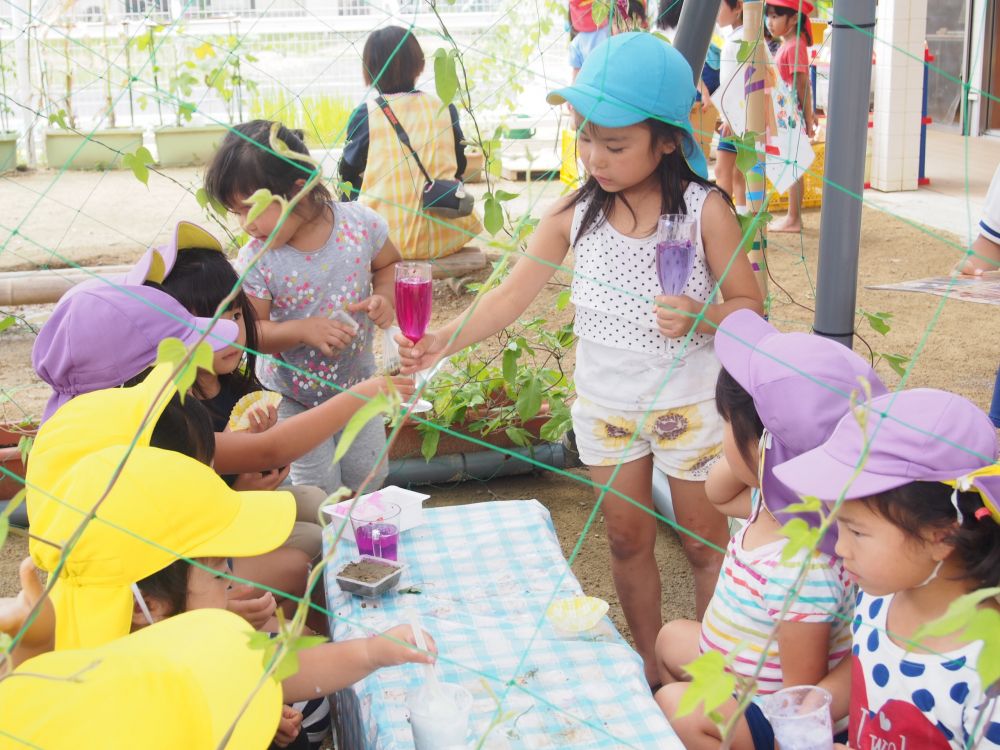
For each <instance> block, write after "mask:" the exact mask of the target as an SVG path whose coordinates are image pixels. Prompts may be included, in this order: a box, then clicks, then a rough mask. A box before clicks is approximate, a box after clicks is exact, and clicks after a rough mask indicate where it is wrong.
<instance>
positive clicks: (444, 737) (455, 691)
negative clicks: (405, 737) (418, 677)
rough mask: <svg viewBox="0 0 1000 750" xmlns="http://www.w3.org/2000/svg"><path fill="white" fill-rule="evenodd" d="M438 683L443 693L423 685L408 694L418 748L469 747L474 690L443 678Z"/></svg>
mask: <svg viewBox="0 0 1000 750" xmlns="http://www.w3.org/2000/svg"><path fill="white" fill-rule="evenodd" d="M438 687H439V689H440V690H441V693H443V695H442V694H438V693H436V692H435V691H434V690H433V689H431V688H430V687H429V686H428V685H423V686H422V687H420V688H419V689H417V690H414V691H412V692H411V693H410V694H409V696H408V698H407V701H406V703H407V706H408V707H409V709H410V728H411V729H412V730H413V743H414V745H415V746H416V750H450V749H451V748H455V749H456V750H457V749H458V748H465V747H467V740H468V734H469V712H470V711H471V710H472V693H470V692H469V691H468V690H466V689H465V688H464V687H462V686H461V685H456V684H455V683H453V682H439V683H438Z"/></svg>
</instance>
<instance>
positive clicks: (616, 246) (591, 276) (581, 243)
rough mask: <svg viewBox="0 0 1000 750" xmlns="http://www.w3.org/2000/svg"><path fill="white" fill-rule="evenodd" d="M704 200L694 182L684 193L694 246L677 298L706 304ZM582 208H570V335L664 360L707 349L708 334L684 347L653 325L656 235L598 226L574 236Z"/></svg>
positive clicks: (709, 282) (704, 192)
mask: <svg viewBox="0 0 1000 750" xmlns="http://www.w3.org/2000/svg"><path fill="white" fill-rule="evenodd" d="M707 196H708V189H707V188H705V187H703V186H702V185H699V184H697V183H694V182H692V183H690V184H689V185H688V187H687V190H685V191H684V205H685V207H686V208H687V213H688V215H690V216H693V217H695V219H696V220H697V222H698V231H697V237H698V246H697V251H696V256H695V261H694V267H693V268H692V270H691V275H690V276H689V277H688V281H687V284H686V285H685V287H684V290H683V292H682V294H684V295H687V296H688V297H691V298H692V299H694V300H697V301H699V302H705V301H707V300H708V299H709V297H710V296H711V295H712V292H713V290H714V289H715V283H716V282H715V279H714V278H713V277H712V273H711V271H710V270H709V268H708V264H707V263H706V262H705V248H704V246H703V244H702V241H701V210H702V206H703V205H704V203H705V198H706V197H707ZM586 208H587V203H586V202H580V203H578V204H577V205H576V206H575V209H574V212H573V225H572V230H571V232H572V233H571V235H570V236H571V237H572V238H573V239H574V240H575V244H574V245H573V253H574V256H575V271H574V274H573V284H572V297H571V299H572V301H573V304H574V305H575V306H576V321H575V323H574V330H575V332H576V335H577V336H579V337H580V338H581V339H586V340H589V341H593V342H595V343H598V344H602V345H604V346H608V347H612V348H615V349H627V350H630V351H634V352H642V353H644V354H657V355H668V356H674V355H677V354H679V353H680V352H681V351H682V347H683V352H684V355H685V356H687V355H690V354H691V353H692V352H694V351H695V350H697V349H699V348H701V347H704V346H705V345H707V344H710V343H711V342H712V339H713V337H712V336H711V335H708V334H704V333H695V334H694V335H693V336H692V337H691V340H690V341H689V342H687V345H686V347H685V344H684V339H683V338H680V339H669V338H667V337H666V336H664V335H663V334H661V333H660V331H659V328H658V327H657V325H656V312H655V309H654V306H653V298H654V297H655V296H657V295H660V294H663V292H662V290H661V288H660V282H659V280H658V278H657V276H656V249H655V246H656V235H655V234H653V235H651V236H649V237H644V238H641V239H638V238H634V237H627V236H625V235H623V234H621V233H619V232H618V231H617V230H616V229H614V227H612V226H611V224H610V223H608V222H604V223H603V224H601V226H600V227H598V228H596V229H592V230H591V231H589V232H587V233H586V234H584V235H583V236H580V223H581V221H582V220H583V214H584V212H585V211H586Z"/></svg>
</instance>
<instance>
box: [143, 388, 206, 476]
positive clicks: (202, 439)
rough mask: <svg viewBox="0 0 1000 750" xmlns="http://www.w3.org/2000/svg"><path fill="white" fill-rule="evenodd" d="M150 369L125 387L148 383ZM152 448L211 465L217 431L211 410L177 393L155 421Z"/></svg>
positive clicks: (151, 439)
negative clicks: (180, 454) (145, 381)
mask: <svg viewBox="0 0 1000 750" xmlns="http://www.w3.org/2000/svg"><path fill="white" fill-rule="evenodd" d="M150 369H152V368H147V369H145V370H143V371H142V372H140V373H139V374H138V375H136V376H134V377H131V378H129V379H128V380H126V381H125V383H123V385H124V386H125V387H131V386H134V385H138V384H139V383H141V382H142V381H144V380H145V379H146V376H147V375H149V371H150ZM149 444H150V446H151V447H153V448H160V449H161V450H165V451H174V452H176V453H182V454H184V455H185V456H187V457H189V458H193V459H194V460H195V461H200V462H201V463H203V464H206V465H211V463H212V460H213V459H214V458H215V429H214V428H213V427H212V417H211V416H210V415H209V413H208V409H206V408H205V407H204V406H203V405H202V403H201V402H200V401H199V400H198V399H196V398H185V399H184V400H183V401H181V396H180V394H179V393H175V394H174V395H173V396H171V397H170V400H169V401H168V402H167V405H166V407H165V408H164V409H163V413H162V414H160V418H159V419H157V420H156V424H155V425H154V426H153V433H152V435H151V436H150V439H149Z"/></svg>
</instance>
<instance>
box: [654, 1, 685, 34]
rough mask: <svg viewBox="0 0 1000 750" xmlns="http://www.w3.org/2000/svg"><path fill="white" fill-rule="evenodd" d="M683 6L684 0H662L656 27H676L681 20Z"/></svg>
mask: <svg viewBox="0 0 1000 750" xmlns="http://www.w3.org/2000/svg"><path fill="white" fill-rule="evenodd" d="M664 6H666V7H664ZM683 7H684V0H660V8H659V13H657V14H656V28H658V29H676V28H677V24H679V23H680V21H681V9H682V8H683Z"/></svg>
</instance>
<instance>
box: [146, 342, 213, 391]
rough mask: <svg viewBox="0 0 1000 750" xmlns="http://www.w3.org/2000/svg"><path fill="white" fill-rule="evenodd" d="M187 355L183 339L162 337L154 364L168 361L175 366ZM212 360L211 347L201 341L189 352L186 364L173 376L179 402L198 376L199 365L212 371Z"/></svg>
mask: <svg viewBox="0 0 1000 750" xmlns="http://www.w3.org/2000/svg"><path fill="white" fill-rule="evenodd" d="M187 356H188V348H187V347H186V346H185V345H184V342H183V341H181V340H180V339H176V338H167V339H163V341H161V342H160V345H159V346H158V347H157V349H156V364H158V365H159V364H162V363H164V362H168V363H170V364H171V365H173V366H174V367H175V368H176V367H178V366H179V365H180V364H181V363H182V362H184V360H185V358H186V357H187ZM212 361H213V355H212V347H210V346H209V345H208V344H207V343H206V342H204V341H202V342H201V343H200V344H198V346H197V347H196V348H195V350H194V352H193V353H192V354H191V357H190V360H189V361H188V363H187V366H185V367H184V368H183V369H182V370H181V371H180V372H179V373H177V375H176V376H175V377H174V382H175V383H176V384H177V392H178V395H179V396H180V398H181V402H183V401H184V397H185V396H186V395H187V392H188V391H189V390H190V388H191V386H192V385H194V381H195V378H197V377H198V368H199V367H200V368H202V369H203V370H208V371H209V372H214V368H213V365H212Z"/></svg>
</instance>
